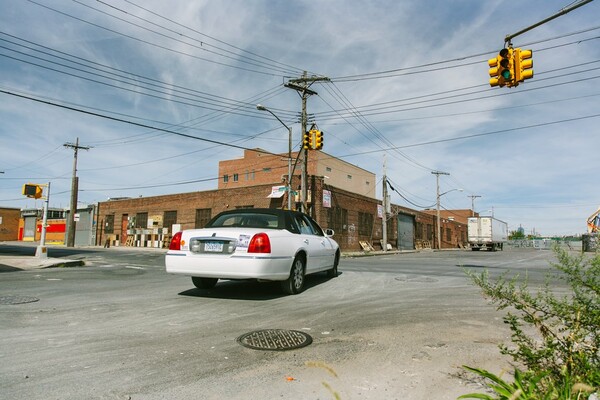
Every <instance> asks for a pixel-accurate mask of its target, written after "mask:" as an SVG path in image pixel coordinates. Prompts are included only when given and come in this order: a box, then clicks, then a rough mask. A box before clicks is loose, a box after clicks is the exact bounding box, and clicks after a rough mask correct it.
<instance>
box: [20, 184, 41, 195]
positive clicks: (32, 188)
mask: <svg viewBox="0 0 600 400" xmlns="http://www.w3.org/2000/svg"><path fill="white" fill-rule="evenodd" d="M23 195H24V196H27V197H31V198H34V199H39V198H41V197H42V195H43V191H42V187H41V186H40V185H36V184H35V183H26V184H24V185H23Z"/></svg>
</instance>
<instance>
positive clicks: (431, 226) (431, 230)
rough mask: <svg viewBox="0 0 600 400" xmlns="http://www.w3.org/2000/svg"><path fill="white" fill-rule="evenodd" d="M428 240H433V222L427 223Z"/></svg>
mask: <svg viewBox="0 0 600 400" xmlns="http://www.w3.org/2000/svg"><path fill="white" fill-rule="evenodd" d="M426 240H433V225H431V224H427V239H426Z"/></svg>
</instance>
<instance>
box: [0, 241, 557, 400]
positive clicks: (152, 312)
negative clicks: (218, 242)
mask: <svg viewBox="0 0 600 400" xmlns="http://www.w3.org/2000/svg"><path fill="white" fill-rule="evenodd" d="M61 251H63V252H64V254H62V253H61V254H60V255H59V254H58V253H55V254H51V256H53V257H57V256H64V257H69V258H73V257H81V259H82V260H84V261H85V263H86V266H84V267H77V268H52V269H43V270H35V271H20V272H6V273H0V296H2V298H3V300H4V301H3V303H2V304H0V343H1V346H0V397H2V398H6V399H28V400H30V399H337V398H339V399H344V400H347V399H384V398H385V399H455V398H456V397H457V396H459V395H461V394H465V393H469V392H473V391H481V390H482V389H481V386H480V385H479V384H478V383H477V382H476V381H474V380H472V379H471V378H470V377H469V376H467V375H465V374H464V371H463V369H462V368H461V366H462V365H464V364H467V365H470V366H477V367H484V368H487V369H489V370H491V371H493V372H496V373H498V372H500V371H501V369H502V368H505V367H508V366H509V363H508V361H509V360H507V359H505V358H503V357H501V356H500V354H499V351H498V347H497V345H498V344H499V343H501V342H503V343H509V330H508V328H507V327H506V326H505V325H504V323H503V322H502V316H503V313H501V312H497V311H496V310H495V308H494V306H493V305H491V304H490V303H488V301H486V300H485V299H484V298H482V296H481V294H480V293H479V291H478V289H477V288H476V287H474V286H473V285H472V284H471V283H470V281H469V279H468V278H467V277H466V275H465V272H464V268H467V269H471V270H475V271H483V270H484V269H488V271H490V274H492V276H497V275H499V274H501V273H504V272H506V271H509V273H519V274H521V275H524V274H525V272H526V273H527V275H528V276H529V279H530V282H532V285H534V284H537V283H541V282H543V280H544V275H545V273H546V272H547V271H548V269H549V262H550V261H553V260H554V255H553V253H552V252H551V251H547V250H532V249H507V250H505V251H503V252H496V253H488V252H470V251H448V252H421V253H411V254H397V255H383V256H373V257H361V258H344V259H342V261H341V263H340V267H339V269H340V276H339V277H337V278H334V279H328V278H327V277H326V276H325V274H321V275H316V276H312V277H310V278H309V280H308V287H307V289H306V291H305V292H303V293H302V294H300V295H297V296H284V295H282V294H281V292H280V289H279V285H277V284H270V283H253V282H220V283H219V284H217V286H216V288H214V289H212V290H209V291H204V290H199V289H195V288H194V286H193V285H192V282H191V280H190V278H187V277H182V276H173V275H168V274H166V273H165V271H164V265H163V259H164V251H162V250H123V249H76V250H73V249H63V250H61ZM19 301H30V302H23V303H21V304H12V303H19ZM262 329H283V330H296V331H300V332H304V333H306V334H308V335H310V336H311V337H312V339H313V342H312V344H310V345H308V346H306V347H303V348H300V349H295V350H288V351H266V350H253V349H249V348H246V347H243V346H241V345H240V344H239V343H238V342H237V341H236V339H237V338H238V337H239V336H240V335H243V334H245V333H249V332H253V331H255V330H262ZM336 396H337V397H336Z"/></svg>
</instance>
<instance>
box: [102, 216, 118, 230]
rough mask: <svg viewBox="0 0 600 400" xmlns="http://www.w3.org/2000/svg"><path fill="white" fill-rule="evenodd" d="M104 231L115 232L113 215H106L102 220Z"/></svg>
mask: <svg viewBox="0 0 600 400" xmlns="http://www.w3.org/2000/svg"><path fill="white" fill-rule="evenodd" d="M104 233H115V215H114V214H111V215H107V216H106V219H105V220H104Z"/></svg>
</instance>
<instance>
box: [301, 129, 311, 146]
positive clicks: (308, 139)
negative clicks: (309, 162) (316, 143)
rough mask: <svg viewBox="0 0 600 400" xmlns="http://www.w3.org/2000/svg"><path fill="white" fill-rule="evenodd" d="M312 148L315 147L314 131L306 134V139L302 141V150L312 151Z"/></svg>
mask: <svg viewBox="0 0 600 400" xmlns="http://www.w3.org/2000/svg"><path fill="white" fill-rule="evenodd" d="M312 146H313V140H312V131H309V132H304V137H303V139H302V148H303V149H304V150H310V149H312Z"/></svg>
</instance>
